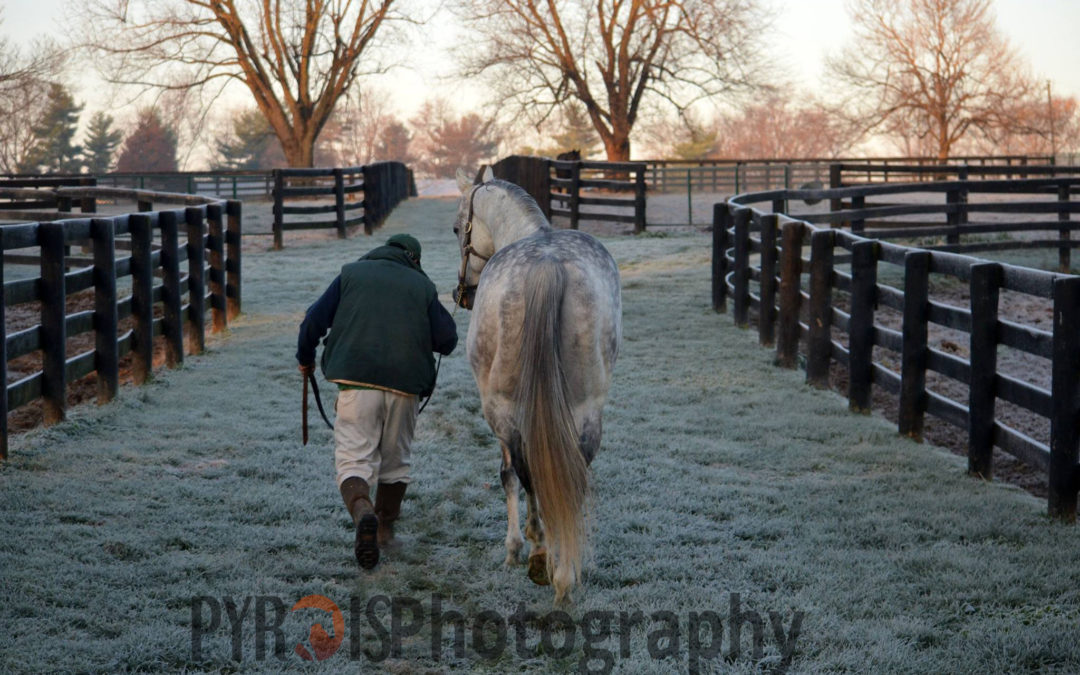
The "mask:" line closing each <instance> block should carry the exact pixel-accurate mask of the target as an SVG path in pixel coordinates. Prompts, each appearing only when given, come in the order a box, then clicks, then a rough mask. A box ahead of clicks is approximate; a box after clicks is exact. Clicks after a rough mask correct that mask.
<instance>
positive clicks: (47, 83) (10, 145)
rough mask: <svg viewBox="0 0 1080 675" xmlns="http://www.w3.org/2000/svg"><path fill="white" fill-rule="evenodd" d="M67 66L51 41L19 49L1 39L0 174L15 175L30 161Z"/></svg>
mask: <svg viewBox="0 0 1080 675" xmlns="http://www.w3.org/2000/svg"><path fill="white" fill-rule="evenodd" d="M0 19H2V17H0ZM64 63H65V55H64V53H63V52H62V51H61V50H60V49H59V48H58V47H57V46H56V45H55V44H53V43H52V42H50V41H48V40H44V39H42V40H37V41H35V42H34V43H33V44H32V45H31V46H30V47H29V48H28V49H19V48H18V47H17V46H15V45H12V44H11V43H9V42H8V41H7V39H5V38H4V37H2V36H0V171H3V172H5V173H14V172H16V171H17V170H18V167H19V166H20V165H22V164H24V163H25V162H26V159H27V157H28V155H29V153H30V152H31V150H32V149H33V147H34V145H35V144H36V143H37V135H36V134H35V132H34V127H35V125H36V124H37V123H38V121H39V120H40V119H41V117H42V116H43V115H44V114H45V111H46V109H47V108H48V105H49V91H50V89H51V88H52V85H53V83H55V82H57V81H58V80H59V79H60V76H61V73H62V72H63V68H64Z"/></svg>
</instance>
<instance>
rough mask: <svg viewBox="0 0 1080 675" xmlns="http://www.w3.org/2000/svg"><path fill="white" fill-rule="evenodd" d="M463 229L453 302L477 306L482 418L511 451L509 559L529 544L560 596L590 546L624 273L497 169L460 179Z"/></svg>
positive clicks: (474, 361)
mask: <svg viewBox="0 0 1080 675" xmlns="http://www.w3.org/2000/svg"><path fill="white" fill-rule="evenodd" d="M458 186H459V187H460V188H461V192H462V196H461V203H460V205H459V207H458V214H457V221H456V224H455V226H454V231H455V233H456V234H457V236H458V244H459V246H460V247H461V254H462V264H461V273H460V275H459V276H460V278H459V285H458V290H457V291H455V294H454V295H455V297H454V299H455V301H456V302H458V304H459V305H461V306H463V307H465V308H466V309H472V310H473V315H472V320H471V321H470V323H469V335H468V340H467V343H466V345H467V352H468V357H469V364H470V365H471V366H472V370H473V375H474V376H475V378H476V386H477V388H478V389H479V390H480V399H481V402H482V404H483V411H484V417H485V419H487V422H488V424H489V425H490V426H491V430H492V431H493V432H494V433H495V436H496V437H497V438H498V439H499V443H500V444H501V446H502V470H501V472H500V478H501V479H502V484H503V488H504V490H505V491H506V512H507V517H508V520H509V523H508V526H507V530H506V562H507V564H508V565H509V564H513V563H516V562H517V560H518V554H519V552H520V551H521V548H522V546H523V544H524V542H523V540H522V538H521V528H520V525H519V523H518V517H519V516H518V482H519V481H520V483H521V486H522V487H524V488H525V493H526V496H527V503H528V515H527V519H526V526H525V536H526V537H528V539H529V542H530V544H532V549H531V551H530V554H529V578H530V579H532V580H533V581H534V582H536V583H538V584H547V583H548V582H549V581H550V583H551V584H552V585H553V586H554V590H555V601H556V602H559V601H560V600H562V599H563V598H564V597H565V596H566V594H567V592H568V591H569V590H570V589H571V588H572V587H573V586H574V584H576V583H577V582H578V581H579V579H580V573H581V567H582V558H583V556H584V552H585V550H586V543H587V538H588V532H587V529H586V506H587V501H588V492H589V481H588V466H589V464H590V462H591V461H592V459H593V457H594V456H595V455H596V452H597V450H598V449H599V448H600V432H601V415H602V412H603V408H604V402H605V401H606V400H607V394H608V389H609V387H610V385H611V371H612V368H613V367H614V365H615V359H616V357H617V355H618V353H619V343H620V341H621V339H622V296H621V291H620V287H619V268H618V266H617V265H616V264H615V260H614V259H612V257H611V254H610V253H608V251H607V249H605V248H604V247H603V245H601V244H600V242H599V241H597V240H596V239H595V238H593V237H591V236H589V235H588V234H585V233H583V232H578V231H575V230H556V229H553V228H552V227H551V224H550V223H548V221H547V219H546V218H545V217H544V214H543V212H542V211H541V210H540V208H539V207H538V206H537V205H536V202H535V201H534V200H533V199H532V198H531V197H530V196H529V195H528V194H527V193H526V192H525V191H524V190H523V189H521V188H520V187H518V186H517V185H514V184H513V183H508V182H506V181H501V180H495V179H493V177H492V173H491V169H490V168H488V169H486V170H485V172H484V180H483V182H482V183H480V184H479V185H474V184H473V181H472V180H470V179H469V177H468V176H467V175H465V174H464V173H463V172H460V171H459V172H458Z"/></svg>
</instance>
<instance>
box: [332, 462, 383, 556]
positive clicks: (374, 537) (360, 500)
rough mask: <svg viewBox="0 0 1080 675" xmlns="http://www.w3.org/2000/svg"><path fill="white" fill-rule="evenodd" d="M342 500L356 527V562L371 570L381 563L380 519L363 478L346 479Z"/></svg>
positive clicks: (342, 486) (342, 489) (342, 485)
mask: <svg viewBox="0 0 1080 675" xmlns="http://www.w3.org/2000/svg"><path fill="white" fill-rule="evenodd" d="M341 499H342V501H344V502H345V508H346V509H348V510H349V515H350V516H352V519H353V525H354V526H355V527H356V540H355V542H354V544H353V553H354V554H355V555H356V562H357V563H359V564H360V567H363V568H364V569H366V570H369V569H371V568H373V567H375V565H377V564H378V563H379V542H378V530H379V519H378V517H377V516H376V515H375V507H374V506H372V504H371V489H370V488H369V487H368V484H367V483H366V482H365V481H364V480H363V479H361V478H355V477H353V478H346V479H345V481H344V482H342V484H341Z"/></svg>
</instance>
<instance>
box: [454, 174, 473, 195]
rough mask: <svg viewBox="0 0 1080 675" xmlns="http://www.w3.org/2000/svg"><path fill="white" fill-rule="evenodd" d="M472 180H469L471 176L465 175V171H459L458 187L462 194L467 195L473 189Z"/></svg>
mask: <svg viewBox="0 0 1080 675" xmlns="http://www.w3.org/2000/svg"><path fill="white" fill-rule="evenodd" d="M472 184H473V182H472V179H471V178H469V174H467V173H465V169H460V168H459V169H458V170H457V186H458V189H459V190H461V194H465V193H466V192H468V191H469V188H471V187H472Z"/></svg>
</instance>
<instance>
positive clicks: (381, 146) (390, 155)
mask: <svg viewBox="0 0 1080 675" xmlns="http://www.w3.org/2000/svg"><path fill="white" fill-rule="evenodd" d="M411 142H412V134H411V133H409V130H408V128H407V127H406V126H405V125H404V124H402V123H401V122H400V121H398V120H394V121H392V122H390V123H389V124H387V125H386V126H385V127H384V128H383V130H382V134H380V137H379V140H378V145H377V147H376V150H375V156H376V158H377V159H378V160H379V161H393V162H403V163H405V164H411V163H412V162H413V160H414V157H413V156H412V154H411V153H410V152H409V143H411Z"/></svg>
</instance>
